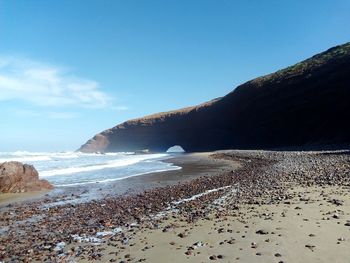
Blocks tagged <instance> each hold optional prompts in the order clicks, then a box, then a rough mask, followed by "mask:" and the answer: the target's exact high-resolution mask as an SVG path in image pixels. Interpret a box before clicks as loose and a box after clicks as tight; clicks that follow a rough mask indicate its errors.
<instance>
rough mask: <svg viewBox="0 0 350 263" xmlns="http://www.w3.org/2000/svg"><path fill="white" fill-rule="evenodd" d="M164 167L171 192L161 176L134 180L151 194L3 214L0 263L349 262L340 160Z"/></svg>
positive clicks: (344, 164) (295, 155)
mask: <svg viewBox="0 0 350 263" xmlns="http://www.w3.org/2000/svg"><path fill="white" fill-rule="evenodd" d="M208 156H210V157H209V158H208ZM169 161H171V162H174V163H175V164H178V165H180V166H182V167H183V169H182V171H172V172H168V173H178V174H177V176H178V178H181V177H185V179H184V180H177V181H174V182H172V183H169V182H166V178H167V176H169V174H168V175H167V173H159V174H154V175H151V177H148V176H144V177H142V179H144V180H150V182H148V183H149V187H146V188H145V189H143V190H142V191H141V189H140V191H138V192H130V193H129V194H123V195H115V196H113V195H111V193H110V192H109V193H108V195H107V196H106V197H105V198H101V199H96V200H92V201H88V202H81V203H74V204H71V203H69V202H68V203H65V204H63V205H60V206H52V205H51V204H52V203H55V201H56V200H53V199H54V198H51V197H50V195H48V196H46V197H44V198H42V199H39V200H33V201H30V202H27V203H25V204H21V203H18V204H16V205H14V206H12V207H3V208H2V209H1V210H0V215H1V216H0V218H1V221H0V227H1V232H0V234H1V235H0V244H1V245H0V260H2V261H5V262H91V261H98V262H212V261H215V262H216V261H218V262H329V261H333V262H347V260H348V258H349V257H350V252H349V250H348V249H347V248H348V246H349V242H350V231H349V230H350V198H349V189H350V188H349V187H350V183H349V182H350V178H349V172H350V155H349V153H348V152H268V151H224V152H215V153H211V154H208V153H207V154H202V155H194V156H186V155H185V156H182V157H178V159H173V160H169ZM181 162H182V163H181ZM191 163H193V165H192V164H191ZM186 167H187V168H186ZM191 167H192V168H191ZM152 176H155V177H153V179H152ZM162 177H164V178H162ZM171 178H173V179H174V178H175V177H174V174H172V175H171ZM187 179H188V180H187ZM134 180H141V178H138V179H137V178H134ZM167 180H168V181H171V179H170V178H168V179H167ZM56 198H58V197H56ZM69 198H74V196H69ZM75 198H78V197H77V196H75ZM14 244H15V245H14Z"/></svg>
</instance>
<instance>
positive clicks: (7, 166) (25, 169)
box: [0, 162, 53, 193]
mask: <svg viewBox="0 0 350 263" xmlns="http://www.w3.org/2000/svg"><path fill="white" fill-rule="evenodd" d="M52 188H53V186H52V185H51V184H50V183H49V182H48V181H46V180H40V179H39V174H38V172H37V170H36V169H35V168H34V166H32V165H28V164H22V163H20V162H5V163H2V164H0V193H23V192H28V191H39V190H44V189H52Z"/></svg>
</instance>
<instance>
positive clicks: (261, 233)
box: [255, 229, 269, 235]
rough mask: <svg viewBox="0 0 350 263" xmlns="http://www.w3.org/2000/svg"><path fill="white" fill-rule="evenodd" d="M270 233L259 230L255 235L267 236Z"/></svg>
mask: <svg viewBox="0 0 350 263" xmlns="http://www.w3.org/2000/svg"><path fill="white" fill-rule="evenodd" d="M268 233H269V232H267V231H266V230H264V229H259V230H257V231H256V232H255V234H258V235H267V234H268Z"/></svg>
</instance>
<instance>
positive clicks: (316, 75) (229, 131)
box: [79, 43, 350, 152]
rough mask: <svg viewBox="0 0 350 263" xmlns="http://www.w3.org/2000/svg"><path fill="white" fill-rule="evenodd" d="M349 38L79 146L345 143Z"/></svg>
mask: <svg viewBox="0 0 350 263" xmlns="http://www.w3.org/2000/svg"><path fill="white" fill-rule="evenodd" d="M349 120H350V43H346V44H344V45H341V46H336V47H333V48H331V49H329V50H327V51H325V52H323V53H320V54H318V55H315V56H313V57H311V58H310V59H307V60H305V61H303V62H300V63H298V64H296V65H294V66H291V67H288V68H286V69H283V70H280V71H277V72H275V73H272V74H269V75H266V76H263V77H259V78H256V79H254V80H251V81H248V82H246V83H244V84H242V85H240V86H238V87H237V88H236V89H235V90H234V91H232V92H231V93H229V94H228V95H226V96H224V97H222V98H219V99H215V100H213V101H211V102H208V103H204V104H202V105H199V106H195V107H189V108H185V109H181V110H176V111H171V112H165V113H158V114H155V115H151V116H146V117H143V118H139V119H134V120H129V121H126V122H124V123H122V124H119V125H117V126H115V127H114V128H112V129H109V130H106V131H103V132H102V133H100V134H97V135H96V136H95V137H93V138H92V139H90V140H89V141H88V142H87V143H85V144H84V145H82V146H81V148H80V149H79V150H80V151H84V152H95V151H134V150H141V149H149V150H151V151H165V150H167V149H168V148H169V147H171V146H173V145H181V146H182V147H183V148H184V149H185V150H186V151H208V150H217V149H229V148H240V149H244V148H245V149H249V148H255V149H258V148H265V149H267V148H280V147H310V146H313V145H339V144H349V143H350V121H349Z"/></svg>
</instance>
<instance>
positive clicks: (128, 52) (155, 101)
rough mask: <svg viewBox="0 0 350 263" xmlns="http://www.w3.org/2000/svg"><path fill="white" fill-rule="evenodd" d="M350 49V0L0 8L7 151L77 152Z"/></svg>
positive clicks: (0, 127) (2, 138)
mask: <svg viewBox="0 0 350 263" xmlns="http://www.w3.org/2000/svg"><path fill="white" fill-rule="evenodd" d="M347 41H350V1H349V0H346V1H337V0H332V1H329V0H317V1H316V0H315V1H311V0H308V1H305V0H293V1H281V0H275V1H272V0H271V1H268V0H265V1H261V0H256V1H254V0H241V1H237V0H231V1H220V0H212V1H204V0H198V1H192V0H184V1H179V0H176V1H175V0H174V1H165V0H161V1H152V0H147V1H132V0H125V1H117V0H115V1H107V0H104V1H99V0H96V1H92V0H82V1H78V0H68V1H62V0H59V1H58V0H52V1H47V0H35V1H34V0H33V1H30V0H23V1H17V0H7V1H4V0H0V112H1V120H0V152H1V151H12V150H30V151H53V150H75V149H77V148H78V147H79V146H80V145H81V144H83V143H84V142H85V141H86V140H87V139H89V138H90V137H92V136H93V135H94V134H95V133H97V132H100V131H102V130H104V129H106V128H110V127H113V126H115V125H116V124H118V123H120V122H122V121H125V120H127V119H130V118H135V117H140V116H142V115H145V114H150V113H154V112H159V111H167V110H171V109H176V108H180V107H185V106H190V105H194V104H198V103H201V102H205V101H207V100H210V99H213V98H215V97H219V96H223V95H225V94H226V93H228V92H230V91H231V90H233V89H234V87H236V86H237V85H239V84H241V83H243V82H245V81H247V80H249V79H252V78H254V77H257V76H260V75H263V74H267V73H271V72H273V71H275V70H278V69H280V68H283V67H286V66H288V65H291V64H294V63H296V62H298V61H300V60H302V59H305V58H307V57H309V56H311V55H313V54H315V53H318V52H321V51H323V50H325V49H327V48H329V47H331V46H334V45H337V44H342V43H345V42H347Z"/></svg>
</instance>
